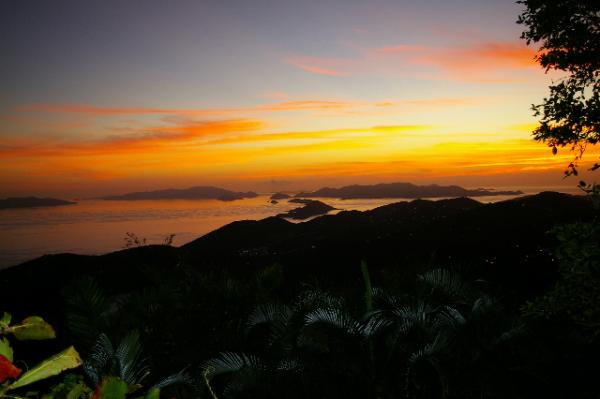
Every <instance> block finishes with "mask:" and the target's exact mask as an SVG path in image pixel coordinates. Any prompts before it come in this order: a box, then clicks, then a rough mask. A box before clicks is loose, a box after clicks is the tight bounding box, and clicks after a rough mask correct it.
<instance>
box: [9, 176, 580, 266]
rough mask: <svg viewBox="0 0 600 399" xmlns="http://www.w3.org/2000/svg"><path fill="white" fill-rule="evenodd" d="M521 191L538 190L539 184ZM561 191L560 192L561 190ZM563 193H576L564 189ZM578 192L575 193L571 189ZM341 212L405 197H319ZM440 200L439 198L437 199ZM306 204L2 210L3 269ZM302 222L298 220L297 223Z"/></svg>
mask: <svg viewBox="0 0 600 399" xmlns="http://www.w3.org/2000/svg"><path fill="white" fill-rule="evenodd" d="M497 189H498V190H516V189H520V190H521V191H523V192H524V193H525V194H524V195H529V194H535V193H538V192H540V191H544V190H540V189H539V187H538V188H529V189H523V188H514V187H511V188H497ZM557 191H559V190H557ZM560 191H562V192H566V191H572V190H565V189H564V188H562V189H561V190H560ZM571 193H576V192H571ZM514 197H515V196H489V197H488V196H486V197H476V198H475V199H476V200H477V201H480V202H484V203H486V202H496V201H502V200H506V199H510V198H514ZM318 199H319V200H320V201H323V202H325V203H327V204H329V205H331V206H333V207H335V208H337V209H338V210H337V211H333V212H331V213H337V212H340V211H342V210H359V211H365V210H369V209H373V208H376V207H379V206H382V205H386V204H391V203H394V202H400V201H407V200H408V199H402V198H384V199H358V200H356V199H353V200H341V199H338V198H318ZM437 199H440V198H436V200H437ZM300 206H302V204H296V203H289V202H288V201H287V200H281V201H279V202H278V203H276V204H272V203H271V201H270V198H269V195H267V194H265V195H259V196H258V197H255V198H248V199H243V200H237V201H230V202H224V201H218V200H143V201H106V200H80V201H78V203H77V204H74V205H66V206H57V207H41V208H26V209H1V210H0V269H1V268H6V267H10V266H13V265H16V264H19V263H22V262H25V261H27V260H31V259H34V258H37V257H39V256H42V255H45V254H56V253H76V254H86V255H98V254H103V253H107V252H112V251H116V250H119V249H123V248H125V247H126V246H127V238H128V234H130V235H134V236H135V237H137V238H138V240H139V241H143V240H145V243H146V244H161V243H164V242H165V240H168V237H169V236H171V235H173V236H172V245H175V246H179V245H183V244H185V243H187V242H190V241H192V240H194V239H196V238H198V237H201V236H203V235H205V234H207V233H209V232H211V231H213V230H215V229H218V228H220V227H222V226H224V225H226V224H228V223H231V222H234V221H237V220H259V219H263V218H266V217H269V216H275V215H278V214H280V213H284V212H287V211H289V210H290V209H293V208H297V207H300ZM294 222H298V221H294Z"/></svg>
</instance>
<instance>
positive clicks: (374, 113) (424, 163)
mask: <svg viewBox="0 0 600 399" xmlns="http://www.w3.org/2000/svg"><path fill="white" fill-rule="evenodd" d="M520 10H521V6H520V5H518V4H514V1H511V0H506V1H505V0H470V1H442V0H438V1H429V0H427V1H400V0H395V1H368V2H367V1H354V0H344V1H342V0H338V1H327V0H319V1H283V0H282V1H274V0H273V1H261V0H252V1H241V0H238V1H224V0H220V1H216V0H215V1H201V0H196V1H191V0H190V1H181V0H177V1H148V0H144V1H142V0H136V1H133V0H132V1H121V0H120V1H81V0H77V1H63V0H59V1H36V0H5V1H2V2H1V3H0V53H1V54H2V62H0V196H16V195H38V196H42V195H50V196H59V197H70V198H73V197H80V196H83V197H85V196H93V195H100V194H113V193H122V192H129V191H135V190H148V189H160V188H168V187H189V186H193V185H207V184H211V185H217V186H221V187H225V188H232V189H253V190H257V191H264V192H266V191H277V190H295V189H307V188H317V187H318V186H322V185H334V186H335V185H343V184H348V183H355V182H358V183H377V182H390V181H410V182H414V183H443V184H448V183H455V184H461V185H464V186H468V187H479V186H484V187H493V186H519V185H524V186H540V187H542V186H544V187H556V186H561V185H563V186H574V185H576V181H575V180H562V171H563V169H564V168H565V166H566V165H567V164H568V162H569V160H570V159H571V155H570V154H569V152H568V151H560V152H559V153H558V155H557V156H552V154H551V152H550V150H549V149H548V147H546V146H545V145H543V144H540V143H536V142H534V141H532V139H531V130H532V129H533V128H534V127H535V118H534V117H533V116H532V115H531V109H530V106H531V104H532V103H539V102H541V100H542V98H543V97H544V96H545V95H546V94H547V86H548V84H549V83H550V82H551V78H556V77H558V76H559V75H556V74H553V75H552V74H551V75H546V74H545V73H544V71H543V70H542V69H541V68H540V67H539V66H538V65H537V64H535V62H534V60H533V57H534V54H535V48H531V47H527V46H526V45H525V43H524V42H523V41H522V40H520V39H519V36H520V32H521V30H522V27H521V26H519V25H517V24H516V23H515V20H516V19H517V16H518V14H519V13H520ZM589 159H590V161H591V160H593V157H592V156H589Z"/></svg>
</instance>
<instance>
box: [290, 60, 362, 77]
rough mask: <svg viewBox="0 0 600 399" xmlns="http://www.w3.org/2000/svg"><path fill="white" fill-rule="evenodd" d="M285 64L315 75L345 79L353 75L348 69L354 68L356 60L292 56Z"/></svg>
mask: <svg viewBox="0 0 600 399" xmlns="http://www.w3.org/2000/svg"><path fill="white" fill-rule="evenodd" d="M285 62H287V63H288V64H291V65H293V66H295V67H297V68H300V69H302V70H304V71H306V72H310V73H312V74H315V75H327V76H337V77H343V76H350V75H351V72H350V71H349V70H348V69H349V67H351V66H352V64H353V63H354V60H344V59H339V58H321V57H311V56H292V57H288V58H286V60H285Z"/></svg>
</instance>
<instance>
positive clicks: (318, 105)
mask: <svg viewBox="0 0 600 399" xmlns="http://www.w3.org/2000/svg"><path fill="white" fill-rule="evenodd" d="M354 105H355V104H353V103H350V102H345V101H324V100H295V101H282V102H277V103H271V104H260V105H256V106H253V107H245V108H208V109H176V108H152V107H99V106H94V105H87V104H31V105H24V106H20V107H17V108H15V109H14V111H15V112H18V113H71V114H89V115H99V116H113V115H182V116H205V117H211V116H223V115H231V114H236V115H239V114H244V113H256V112H277V111H307V110H322V109H331V108H344V107H352V106H354Z"/></svg>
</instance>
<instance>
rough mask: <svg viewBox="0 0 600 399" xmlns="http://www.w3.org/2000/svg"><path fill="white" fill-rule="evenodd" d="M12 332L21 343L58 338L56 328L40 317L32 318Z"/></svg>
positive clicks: (15, 326)
mask: <svg viewBox="0 0 600 399" xmlns="http://www.w3.org/2000/svg"><path fill="white" fill-rule="evenodd" d="M10 330H11V331H12V333H13V334H14V335H15V338H17V339H18V340H20V341H24V340H43V339H52V338H56V333H55V332H54V328H52V326H51V325H50V324H48V323H47V322H46V321H44V319H42V318H41V317H39V316H30V317H28V318H26V319H25V320H23V321H22V322H21V323H19V324H16V325H14V326H11V328H10Z"/></svg>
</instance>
